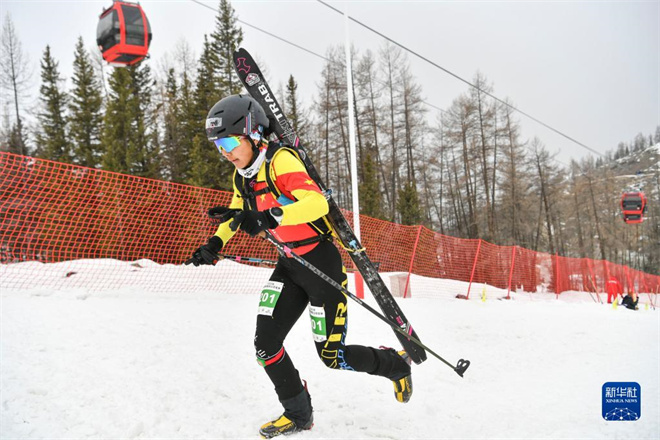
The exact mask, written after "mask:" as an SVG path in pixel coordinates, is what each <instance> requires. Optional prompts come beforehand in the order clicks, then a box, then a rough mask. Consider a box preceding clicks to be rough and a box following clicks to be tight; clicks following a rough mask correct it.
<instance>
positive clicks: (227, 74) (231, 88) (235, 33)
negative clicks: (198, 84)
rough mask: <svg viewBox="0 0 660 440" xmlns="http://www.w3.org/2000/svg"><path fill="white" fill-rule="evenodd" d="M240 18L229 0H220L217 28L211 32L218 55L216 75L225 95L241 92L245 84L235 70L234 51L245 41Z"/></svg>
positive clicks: (216, 21) (214, 50)
mask: <svg viewBox="0 0 660 440" xmlns="http://www.w3.org/2000/svg"><path fill="white" fill-rule="evenodd" d="M237 22H238V19H237V18H236V14H235V12H234V8H233V7H232V6H231V3H230V2H229V1H228V0H220V5H219V7H218V15H217V16H216V17H215V30H214V31H213V33H212V34H211V47H212V50H213V52H214V53H215V54H217V56H218V61H219V62H218V63H217V64H216V65H215V76H216V78H217V80H218V85H219V86H220V90H222V92H223V93H222V94H223V96H225V95H235V94H237V93H239V92H240V91H241V90H242V88H243V86H242V85H241V82H240V81H239V80H238V77H237V76H236V72H235V70H234V51H235V50H236V49H237V48H238V47H239V46H240V45H241V43H242V42H243V30H242V29H241V28H240V27H239V26H237Z"/></svg>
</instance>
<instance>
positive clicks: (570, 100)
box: [0, 0, 660, 163]
mask: <svg viewBox="0 0 660 440" xmlns="http://www.w3.org/2000/svg"><path fill="white" fill-rule="evenodd" d="M204 3H205V4H207V5H209V6H211V7H213V8H216V7H217V5H218V4H219V1H208V2H204ZM328 3H330V4H331V5H333V6H335V7H337V8H339V9H341V10H346V11H347V12H348V14H349V15H351V16H352V17H354V18H355V19H357V20H359V21H361V22H363V23H365V24H367V25H368V26H370V27H372V28H374V29H376V30H378V31H379V32H381V33H383V34H385V35H387V36H389V37H390V38H392V39H394V40H396V41H398V42H399V43H401V44H402V45H404V46H406V47H408V48H410V49H411V50H413V51H416V52H417V53H419V54H421V55H423V56H425V57H426V58H429V59H430V60H432V61H433V62H435V63H436V64H439V65H440V66H442V67H444V68H445V69H447V70H450V71H452V72H453V73H455V74H456V75H459V76H461V77H463V78H464V79H466V80H469V81H471V80H472V79H473V77H474V75H475V73H476V72H477V71H481V72H482V73H483V74H484V75H485V76H486V77H487V78H488V80H489V81H490V82H491V83H492V84H493V86H494V94H495V95H496V96H498V97H499V98H502V99H504V98H509V99H511V100H512V102H513V103H514V104H515V105H516V106H517V107H519V108H520V109H521V110H523V111H525V112H527V113H529V114H531V115H532V116H534V117H536V118H538V119H540V120H542V121H543V122H545V123H546V124H548V125H551V126H552V127H554V128H556V129H557V130H559V131H562V132H564V133H565V134H567V135H569V136H571V137H573V138H575V139H577V140H579V141H580V142H582V143H584V144H586V145H587V146H589V147H591V148H593V149H595V150H597V151H600V152H605V151H607V150H613V149H614V148H615V147H616V145H617V143H618V142H620V141H630V140H632V139H633V138H634V136H635V135H636V134H637V133H639V132H643V133H644V134H646V135H648V134H651V133H653V132H654V131H655V127H656V126H657V125H658V124H660V90H659V77H660V75H659V72H660V68H659V52H660V44H659V42H660V34H659V26H660V25H659V23H660V6H659V5H660V3H659V2H658V1H608V2H604V1H554V2H550V1H546V2H540V1H520V2H518V1H479V2H471V1H454V2H440V1H425V2H422V1H419V2H413V1H387V2H385V1H353V2H337V1H329V2H328ZM110 4H111V1H110V0H106V1H102V2H99V1H53V0H38V1H31V0H20V1H16V0H2V2H1V3H0V5H1V9H2V18H3V22H4V17H5V15H6V14H7V13H9V14H10V15H11V18H12V20H13V22H14V25H15V28H16V31H17V33H18V35H19V38H20V40H21V42H22V44H23V50H24V52H25V53H26V54H27V55H28V56H29V58H30V61H31V63H32V64H33V66H34V75H33V83H34V91H33V92H32V97H31V98H32V100H33V101H34V100H35V99H36V98H37V93H38V92H37V90H38V85H39V82H40V79H39V68H38V62H39V60H40V58H41V56H42V54H43V50H44V48H45V47H46V45H47V44H49V45H50V46H51V50H52V54H53V56H54V57H55V59H56V60H58V61H59V63H60V70H61V72H62V73H63V75H64V76H65V77H66V78H67V79H68V78H69V77H70V76H71V71H72V67H71V64H72V62H73V51H74V47H75V43H76V39H77V38H78V36H82V37H83V39H84V41H85V45H86V46H87V47H92V46H93V45H94V44H95V34H96V25H97V21H98V15H99V14H100V13H101V11H102V9H103V7H108V6H109V5H110ZM140 4H141V5H142V7H143V8H144V10H145V12H146V13H147V15H148V17H149V20H150V22H151V27H152V30H153V34H154V37H153V42H152V46H151V56H152V59H151V60H150V61H149V62H151V63H152V66H153V68H154V69H155V70H157V69H158V63H159V62H161V61H162V59H164V56H165V54H167V53H172V52H173V47H174V46H175V45H176V44H177V42H178V41H180V40H185V41H187V42H188V44H189V45H190V46H191V47H192V49H193V50H194V51H195V53H196V55H199V53H200V51H201V46H202V41H203V35H204V34H205V33H211V32H212V31H213V27H214V17H215V13H214V12H213V11H211V10H209V9H207V8H205V7H204V6H202V5H199V4H196V3H194V2H192V1H190V0H185V1H184V0H170V1H163V0H152V1H150V0H142V1H141V2H140ZM232 5H233V7H234V9H235V10H236V13H237V16H238V18H239V19H240V20H242V21H244V22H247V23H249V24H252V25H254V26H258V27H260V28H262V29H264V30H266V31H268V32H271V33H273V34H276V35H278V36H280V37H281V38H283V39H286V40H289V41H292V42H295V43H296V44H298V45H300V46H303V47H305V48H306V49H309V50H310V51H312V52H315V53H317V54H321V55H325V53H326V51H327V49H328V48H329V47H330V46H336V45H339V44H343V43H344V41H345V27H344V19H343V17H342V16H341V15H339V14H337V13H336V12H334V11H332V10H331V9H329V8H327V7H326V6H324V5H322V4H321V3H318V2H316V1H313V0H307V1H270V0H269V1H238V0H235V1H233V2H232ZM242 28H243V31H244V36H245V38H244V41H243V46H244V47H245V48H246V49H248V50H249V51H250V52H252V53H253V54H256V56H257V58H258V59H259V60H261V61H262V62H263V63H265V64H266V65H267V68H268V71H269V72H270V76H271V77H270V78H269V80H270V82H271V85H272V86H273V88H275V89H276V88H277V84H279V83H282V82H284V81H286V79H287V78H288V76H289V74H292V75H293V76H294V77H295V78H296V80H297V81H298V82H299V91H300V96H301V98H302V99H303V102H304V103H305V104H306V105H307V106H310V105H311V104H312V100H313V97H314V95H315V94H316V87H317V84H318V83H319V80H320V72H321V69H322V68H323V64H324V61H323V60H322V59H320V58H318V57H316V56H314V55H311V54H309V53H307V52H305V51H302V50H301V49H298V48H295V47H293V46H291V45H289V44H287V43H285V42H282V41H280V40H277V39H275V38H273V37H271V36H268V35H266V34H264V33H262V32H259V31H257V30H255V29H253V28H251V27H248V26H245V25H242ZM350 35H351V41H352V43H353V44H354V46H355V47H356V48H357V49H358V50H359V51H360V53H363V52H364V51H366V50H367V49H371V50H372V51H374V52H376V51H378V49H379V48H380V47H381V46H382V45H383V43H384V40H383V39H382V38H381V37H379V36H377V35H375V34H373V33H371V32H370V31H368V30H366V29H364V28H362V27H360V26H359V25H357V24H355V23H351V25H350ZM408 56H409V61H410V64H411V67H412V73H413V75H414V76H415V77H416V78H417V80H418V82H419V83H420V84H421V86H422V89H423V96H424V98H425V100H426V101H427V102H429V103H431V104H433V105H435V106H437V107H440V108H443V109H444V108H447V107H449V105H450V104H451V102H452V100H454V99H455V98H456V97H458V96H459V95H460V94H461V93H464V92H466V91H467V89H468V86H467V85H466V84H464V83H462V82H460V81H459V80H457V79H455V78H453V77H451V76H450V75H448V74H447V73H445V72H443V71H441V70H439V69H437V68H435V67H432V66H431V65H429V64H428V63H426V62H424V61H422V60H420V59H418V58H416V57H415V56H413V55H411V54H409V55H408ZM281 99H282V98H280V100H281ZM437 113H438V111H437V110H434V109H430V113H429V114H430V120H431V121H433V120H434V119H435V116H436V114H437ZM519 118H520V122H521V124H522V127H523V136H524V138H531V137H533V136H538V137H539V138H540V139H541V140H542V141H543V142H544V143H545V145H546V146H547V147H548V149H549V150H550V151H551V152H558V153H559V155H558V159H559V160H561V161H562V162H564V163H568V161H569V160H570V158H580V157H583V156H584V155H586V154H589V152H588V151H587V150H586V149H584V148H582V147H580V146H578V145H576V144H574V143H572V142H570V141H568V140H566V139H564V138H562V137H561V136H559V135H556V134H554V133H553V132H552V131H550V130H548V129H547V128H545V127H543V126H541V125H539V124H537V123H536V122H532V121H530V120H528V119H527V118H525V117H524V116H522V115H521V116H519Z"/></svg>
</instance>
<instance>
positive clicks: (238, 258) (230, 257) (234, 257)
mask: <svg viewBox="0 0 660 440" xmlns="http://www.w3.org/2000/svg"><path fill="white" fill-rule="evenodd" d="M219 257H221V258H224V259H227V260H232V261H237V262H239V263H241V262H247V263H258V264H277V260H264V259H263V258H253V257H241V256H240V255H222V254H220V255H219Z"/></svg>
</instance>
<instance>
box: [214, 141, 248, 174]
mask: <svg viewBox="0 0 660 440" xmlns="http://www.w3.org/2000/svg"><path fill="white" fill-rule="evenodd" d="M220 152H221V153H222V155H223V156H224V157H225V159H227V160H228V161H229V162H231V163H232V164H233V165H234V166H235V167H236V168H246V167H247V166H248V165H250V162H252V155H253V152H252V145H251V144H250V141H249V140H248V139H247V138H246V137H245V136H241V143H240V144H239V145H238V146H237V147H234V148H233V149H232V150H231V151H230V152H229V153H227V152H226V151H225V150H224V149H223V148H220Z"/></svg>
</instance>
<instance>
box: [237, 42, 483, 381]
mask: <svg viewBox="0 0 660 440" xmlns="http://www.w3.org/2000/svg"><path fill="white" fill-rule="evenodd" d="M234 66H235V68H236V73H237V74H238V77H239V79H240V80H241V82H242V83H243V86H244V87H245V89H246V90H247V92H248V93H249V94H250V95H251V96H252V98H254V99H255V100H256V101H257V102H258V103H259V104H260V105H261V106H262V107H263V109H264V111H265V112H266V115H267V116H268V119H270V121H271V125H272V124H273V123H275V126H274V127H271V129H272V130H273V132H274V133H275V134H276V135H277V137H278V138H279V139H280V140H281V141H283V142H284V143H285V144H287V145H289V146H291V147H292V148H294V149H295V150H296V151H297V152H298V155H299V156H300V158H301V159H302V160H303V162H304V165H305V168H307V173H308V174H309V176H310V177H311V178H312V179H313V180H314V181H315V182H316V184H317V185H318V186H319V188H320V189H321V191H322V192H323V193H324V194H325V196H326V198H327V199H328V204H329V207H330V211H329V213H328V216H327V218H328V220H329V221H330V223H331V225H332V227H333V228H334V230H335V232H336V233H337V235H338V236H339V239H340V240H341V242H342V245H343V246H344V248H345V249H346V250H347V251H348V254H349V255H350V257H351V259H352V260H353V262H354V263H355V266H356V267H357V269H358V270H359V271H360V274H361V275H362V277H363V278H364V281H365V282H366V284H367V285H368V286H369V290H371V293H372V294H373V296H374V299H375V300H376V302H377V303H378V306H379V307H380V309H381V310H382V312H383V314H384V315H385V316H384V317H383V316H382V315H379V314H378V313H377V312H376V311H374V310H373V309H372V310H371V311H372V313H374V314H376V315H377V316H379V317H380V318H381V319H383V320H384V321H386V322H387V323H388V324H389V325H390V326H391V327H392V328H393V330H394V333H395V335H396V337H397V338H398V340H399V342H400V343H401V345H402V346H403V349H404V350H405V351H406V352H407V353H408V355H409V356H410V358H411V359H412V360H413V362H415V363H416V364H421V363H422V362H424V361H425V360H426V351H428V352H429V353H431V354H433V355H434V356H435V357H437V358H438V359H440V360H441V361H442V362H444V363H445V364H447V365H448V366H450V367H451V368H452V369H454V371H456V373H458V374H459V375H460V376H463V373H464V372H465V370H466V369H467V367H468V366H469V365H470V362H469V361H467V360H463V359H461V360H459V362H458V364H457V365H456V367H454V366H453V365H452V364H450V363H448V362H447V361H445V360H444V359H443V358H442V357H440V356H438V355H437V354H436V353H434V352H433V350H431V349H429V348H428V347H426V346H425V345H424V344H422V343H421V342H420V340H419V338H418V337H417V334H416V333H415V331H414V330H413V328H412V326H411V325H410V322H409V321H408V320H407V319H406V317H405V316H404V314H403V312H402V311H401V308H400V307H399V305H398V304H397V303H396V301H395V300H394V297H393V296H392V294H391V293H390V291H389V290H388V289H387V286H386V285H385V283H384V282H383V280H382V278H381V277H380V274H379V273H378V270H376V268H375V267H374V264H373V263H372V262H371V260H370V259H369V257H368V256H367V254H366V252H365V250H364V248H363V247H362V245H361V244H360V242H359V240H358V239H357V237H356V236H355V233H354V232H353V229H352V228H351V226H350V225H349V223H348V221H347V220H346V218H345V217H344V215H343V214H342V212H341V210H340V209H339V206H337V203H336V202H335V200H334V199H333V198H332V195H331V191H329V190H328V188H327V187H326V186H325V184H324V182H323V180H322V179H321V176H320V175H319V173H318V171H317V170H316V167H315V166H314V164H313V163H312V161H311V160H310V158H309V156H308V155H307V153H306V151H305V148H304V147H303V145H302V144H301V142H300V139H299V138H298V136H297V134H296V133H295V132H294V130H293V127H292V126H291V124H290V123H289V121H288V119H287V117H286V116H285V115H284V112H283V111H282V107H280V105H279V103H278V102H277V100H276V99H275V96H274V94H273V92H272V90H271V89H270V87H269V85H268V83H267V82H266V79H265V78H264V77H263V74H262V73H261V70H260V69H259V66H258V65H257V63H256V62H255V61H254V59H253V58H252V56H251V55H250V54H249V53H248V51H246V50H245V49H243V48H240V49H238V50H237V51H236V52H234ZM270 241H271V242H272V243H273V244H274V245H275V246H277V247H278V248H280V246H282V245H281V243H277V242H274V241H273V240H272V239H271V240H270ZM278 244H279V246H278ZM289 251H290V250H289ZM298 258H300V257H298ZM300 260H302V259H300ZM302 261H304V260H302ZM326 281H327V280H326ZM341 290H345V289H341ZM344 293H345V294H347V296H350V297H351V298H353V299H355V300H357V301H358V302H360V303H361V304H362V305H363V306H366V305H365V304H364V303H362V301H360V300H358V299H357V297H355V296H354V295H353V294H351V293H350V292H348V291H345V292H344ZM367 308H370V307H367Z"/></svg>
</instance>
